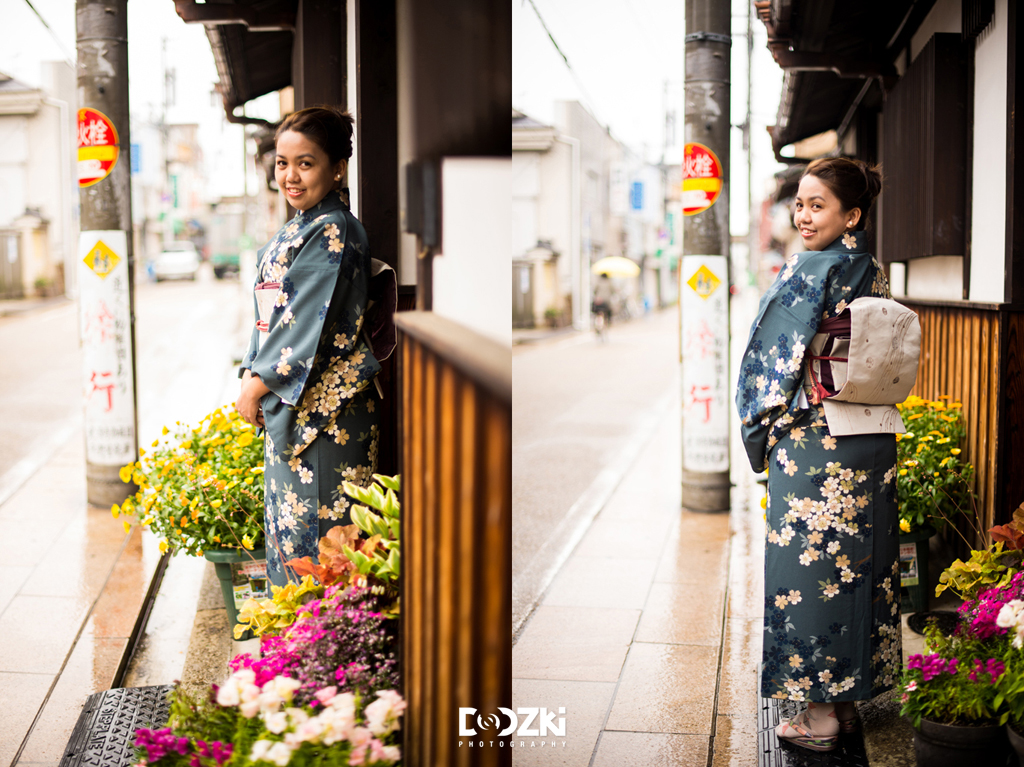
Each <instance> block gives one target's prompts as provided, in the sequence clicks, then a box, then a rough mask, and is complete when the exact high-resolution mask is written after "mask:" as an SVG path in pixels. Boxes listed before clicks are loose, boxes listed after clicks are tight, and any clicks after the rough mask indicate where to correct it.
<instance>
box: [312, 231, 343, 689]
mask: <svg viewBox="0 0 1024 767" xmlns="http://www.w3.org/2000/svg"><path fill="white" fill-rule="evenodd" d="M331 226H334V224H331ZM337 694H338V687H337V685H331V686H330V687H325V688H324V689H322V690H319V691H317V692H316V693H315V694H314V695H313V697H314V698H316V699H317V700H318V701H320V702H321V703H323V704H324V705H325V706H326V705H328V704H329V703H330V702H331V701H332V700H333V699H334V696H335V695H337Z"/></svg>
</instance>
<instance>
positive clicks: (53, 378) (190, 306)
mask: <svg viewBox="0 0 1024 767" xmlns="http://www.w3.org/2000/svg"><path fill="white" fill-rule="evenodd" d="M242 301H243V296H242V291H241V289H240V287H239V283H238V282H237V281H230V280H229V281H220V280H216V279H214V277H213V275H212V273H211V272H210V271H209V268H208V266H206V265H204V266H203V268H202V269H201V270H200V273H199V277H198V279H197V280H196V281H195V282H161V283H149V282H142V281H140V283H139V284H138V285H137V287H136V294H135V314H136V325H135V327H136V353H137V360H138V363H137V368H138V418H139V435H140V444H141V445H142V446H145V445H146V444H147V443H148V442H150V441H152V440H153V438H154V436H155V435H156V434H158V433H159V431H160V429H161V427H162V426H163V425H164V422H165V421H167V420H170V424H168V425H171V426H173V423H174V421H175V420H181V421H182V422H190V421H195V420H198V418H200V417H202V416H203V415H204V414H205V413H207V412H209V411H210V410H211V409H212V408H214V407H216V406H217V405H219V404H227V403H228V402H230V401H232V400H231V399H230V398H229V395H230V396H233V395H234V392H233V391H232V392H229V391H228V387H229V381H228V378H229V377H230V368H231V361H232V357H233V356H234V355H235V354H236V353H237V351H238V349H237V347H238V346H239V341H238V339H239V338H240V333H239V331H240V324H241V322H242V320H241V315H240V311H241V306H242ZM246 308H248V304H246ZM78 339H79V333H78V307H77V304H76V303H75V302H68V303H62V304H57V305H51V306H47V307H44V308H41V309H39V310H36V311H33V312H28V313H25V314H20V315H15V316H11V317H4V318H0V348H2V349H4V352H5V354H4V356H5V358H6V360H7V364H6V365H5V366H4V372H3V374H0V437H2V438H0V495H3V493H4V492H11V488H10V487H9V486H11V485H13V484H15V483H17V482H18V481H20V480H21V477H23V476H24V475H26V473H30V472H31V470H32V466H33V465H36V464H41V463H42V462H45V460H47V459H48V458H49V457H50V456H51V455H52V454H53V453H54V452H55V451H56V450H57V449H58V448H59V447H60V446H61V445H62V444H63V443H64V442H66V441H67V440H68V439H70V438H71V437H72V436H73V435H74V434H76V433H79V432H77V431H76V429H77V427H78V426H80V424H81V419H82V392H83V388H84V383H83V374H82V356H81V351H80V349H79V340H78ZM14 489H16V488H14Z"/></svg>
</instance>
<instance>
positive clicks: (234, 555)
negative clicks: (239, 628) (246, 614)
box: [203, 549, 270, 640]
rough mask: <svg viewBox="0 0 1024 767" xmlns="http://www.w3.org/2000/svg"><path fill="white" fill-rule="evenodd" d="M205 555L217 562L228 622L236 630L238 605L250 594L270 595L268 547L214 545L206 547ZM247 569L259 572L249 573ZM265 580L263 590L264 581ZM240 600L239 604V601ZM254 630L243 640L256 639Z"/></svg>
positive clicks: (245, 635) (245, 634)
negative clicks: (247, 549)
mask: <svg viewBox="0 0 1024 767" xmlns="http://www.w3.org/2000/svg"><path fill="white" fill-rule="evenodd" d="M203 557H204V558H206V559H208V560H209V561H210V562H213V566H214V569H215V570H216V571H217V579H218V580H219V581H220V591H221V594H222V595H223V597H224V606H225V607H226V608H227V611H228V622H229V623H230V625H231V630H232V631H234V630H235V624H236V623H238V607H240V606H241V603H242V602H244V601H245V599H247V598H248V596H261V595H266V596H269V591H270V586H269V584H268V582H267V550H266V549H253V550H252V551H242V550H239V549H213V550H210V551H204V552H203ZM257 563H262V566H263V567H262V573H263V575H262V579H261V578H260V577H259V574H258V569H259V568H258V567H256V566H255V565H256V564H257ZM246 570H255V571H256V572H255V573H253V572H249V573H247V572H246ZM261 580H262V582H263V584H262V592H261V591H260V588H259V587H260V581H261ZM236 602H237V605H236ZM252 637H253V634H252V632H251V631H246V632H245V633H244V634H242V636H241V637H240V640H246V639H252Z"/></svg>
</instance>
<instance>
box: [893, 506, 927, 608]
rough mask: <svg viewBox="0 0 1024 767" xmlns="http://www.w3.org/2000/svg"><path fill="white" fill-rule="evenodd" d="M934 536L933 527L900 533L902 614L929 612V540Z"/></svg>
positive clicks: (925, 526)
mask: <svg viewBox="0 0 1024 767" xmlns="http://www.w3.org/2000/svg"><path fill="white" fill-rule="evenodd" d="M933 535H935V528H934V527H932V526H931V525H924V526H923V527H919V528H918V529H917V530H912V531H910V532H909V533H900V592H901V600H900V612H901V613H915V612H926V611H927V610H928V591H929V588H928V539H929V538H931V537H932V536H933Z"/></svg>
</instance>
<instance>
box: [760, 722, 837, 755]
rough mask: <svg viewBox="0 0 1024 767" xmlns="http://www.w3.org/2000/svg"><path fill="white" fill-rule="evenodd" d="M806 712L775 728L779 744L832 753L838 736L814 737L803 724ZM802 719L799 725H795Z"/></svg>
mask: <svg viewBox="0 0 1024 767" xmlns="http://www.w3.org/2000/svg"><path fill="white" fill-rule="evenodd" d="M805 715H806V712H805V713H802V714H799V715H797V716H795V717H793V718H792V719H790V720H789V721H788V722H782V723H781V724H780V725H779V726H778V727H776V728H775V735H776V737H777V738H778V739H779V742H780V743H792V744H793V745H794V746H801V747H803V748H809V749H810V750H811V751H832V750H834V749H835V748H836V746H838V745H839V736H838V735H815V734H813V733H812V732H811V731H810V730H808V729H807V728H806V727H805V726H804V724H803V723H805V722H806V721H807V720H806V718H805ZM798 719H802V722H801V723H799V724H798V723H797V720H798Z"/></svg>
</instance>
